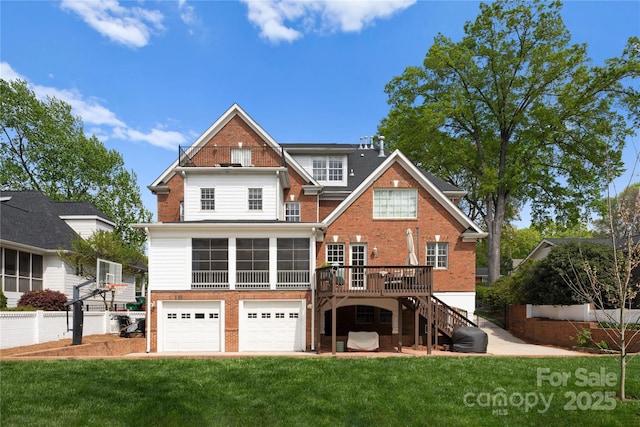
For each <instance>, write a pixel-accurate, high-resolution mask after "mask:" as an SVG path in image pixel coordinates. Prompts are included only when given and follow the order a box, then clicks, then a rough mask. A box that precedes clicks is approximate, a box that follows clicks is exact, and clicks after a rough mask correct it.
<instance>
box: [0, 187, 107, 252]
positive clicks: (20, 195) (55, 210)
mask: <svg viewBox="0 0 640 427" xmlns="http://www.w3.org/2000/svg"><path fill="white" fill-rule="evenodd" d="M0 200H1V201H0V240H1V241H6V242H12V243H15V244H20V245H26V246H31V247H36V248H41V249H44V250H56V249H71V242H72V241H73V240H74V239H76V238H77V234H76V232H75V231H74V230H73V229H72V228H71V227H69V225H67V223H66V222H65V221H64V220H62V219H61V218H60V216H65V215H81V216H95V217H99V218H102V219H104V220H106V221H108V222H112V220H111V219H110V218H109V217H108V216H107V215H105V214H104V212H102V211H100V210H99V209H98V208H96V207H95V206H94V205H92V204H91V203H89V202H54V201H52V200H51V199H49V198H48V197H47V196H45V195H44V194H42V193H41V192H39V191H1V192H0Z"/></svg>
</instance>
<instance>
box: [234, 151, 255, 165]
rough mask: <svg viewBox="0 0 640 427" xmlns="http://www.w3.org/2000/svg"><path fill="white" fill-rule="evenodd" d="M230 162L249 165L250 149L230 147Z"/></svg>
mask: <svg viewBox="0 0 640 427" xmlns="http://www.w3.org/2000/svg"><path fill="white" fill-rule="evenodd" d="M231 163H235V164H239V165H241V166H251V149H250V148H232V149H231Z"/></svg>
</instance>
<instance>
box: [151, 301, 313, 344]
mask: <svg viewBox="0 0 640 427" xmlns="http://www.w3.org/2000/svg"><path fill="white" fill-rule="evenodd" d="M225 304H226V305H227V307H226V309H227V310H231V312H234V311H235V312H237V313H238V318H237V320H238V324H237V329H236V325H232V324H229V325H225ZM231 304H233V302H231V301H227V302H224V301H211V300H199V301H162V304H161V305H160V307H161V308H160V310H159V313H158V316H159V317H158V351H160V352H224V351H229V350H227V349H225V330H228V331H229V333H233V332H234V331H235V330H237V331H238V351H241V352H257V351H267V352H269V351H304V350H305V345H306V316H305V313H306V300H240V301H238V303H237V304H238V307H237V310H236V307H230V305H231ZM234 317H235V316H230V317H229V318H230V319H231V320H230V323H233V320H235V319H234ZM227 342H229V341H227ZM232 345H233V344H232ZM231 351H233V350H231Z"/></svg>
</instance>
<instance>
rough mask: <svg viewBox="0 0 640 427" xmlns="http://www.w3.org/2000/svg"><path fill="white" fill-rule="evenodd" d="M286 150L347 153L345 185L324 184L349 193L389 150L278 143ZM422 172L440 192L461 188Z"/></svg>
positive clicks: (387, 154) (383, 159) (328, 153)
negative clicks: (381, 152) (381, 151)
mask: <svg viewBox="0 0 640 427" xmlns="http://www.w3.org/2000/svg"><path fill="white" fill-rule="evenodd" d="M280 145H281V146H282V148H284V149H285V150H286V151H287V152H289V153H290V154H292V155H293V156H294V157H295V154H298V153H300V154H302V153H317V154H323V155H330V154H331V153H336V154H338V153H339V154H346V155H347V175H348V178H347V186H346V187H338V186H325V187H324V191H325V193H326V192H344V193H351V192H352V191H353V190H355V189H356V188H357V187H358V186H359V185H360V184H361V183H362V182H363V181H364V180H365V179H367V177H368V176H369V175H371V173H372V172H373V171H374V170H375V169H376V168H377V167H378V166H380V165H381V164H382V162H384V161H385V159H386V158H387V156H389V152H387V151H384V150H383V156H381V155H380V150H379V148H377V147H376V148H363V146H362V145H358V144H340V143H322V144H318V143H312V144H302V143H296V144H292V143H285V144H280ZM420 172H422V174H423V175H424V176H425V177H426V178H427V179H428V180H429V181H431V182H432V183H433V185H435V186H436V187H437V188H438V189H439V190H440V191H442V192H445V193H446V192H460V191H461V190H460V189H459V188H457V187H455V186H453V185H451V184H449V183H448V182H445V181H443V180H442V179H440V178H438V177H437V176H435V175H433V174H431V173H429V172H426V171H424V170H420Z"/></svg>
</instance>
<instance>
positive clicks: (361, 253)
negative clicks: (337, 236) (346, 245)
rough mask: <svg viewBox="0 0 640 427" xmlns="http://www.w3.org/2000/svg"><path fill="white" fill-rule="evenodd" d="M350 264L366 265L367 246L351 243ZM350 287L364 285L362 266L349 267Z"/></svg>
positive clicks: (362, 286) (361, 286)
mask: <svg viewBox="0 0 640 427" xmlns="http://www.w3.org/2000/svg"><path fill="white" fill-rule="evenodd" d="M350 251H351V253H350V254H349V255H350V259H351V265H367V247H366V245H363V244H355V243H352V244H351V248H350ZM349 284H350V286H351V288H352V289H354V288H360V289H362V288H364V287H365V272H364V268H357V267H354V268H352V269H351V281H350V282H349Z"/></svg>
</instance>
